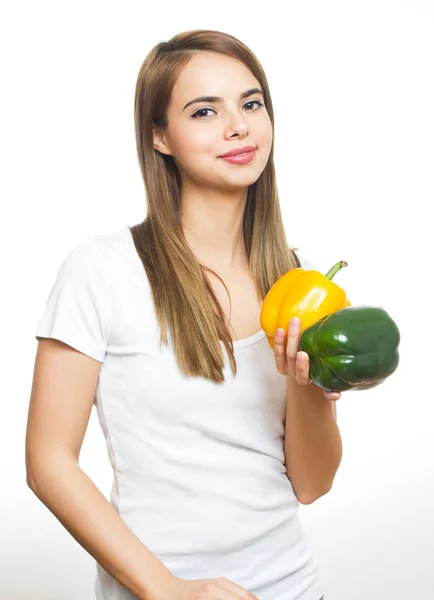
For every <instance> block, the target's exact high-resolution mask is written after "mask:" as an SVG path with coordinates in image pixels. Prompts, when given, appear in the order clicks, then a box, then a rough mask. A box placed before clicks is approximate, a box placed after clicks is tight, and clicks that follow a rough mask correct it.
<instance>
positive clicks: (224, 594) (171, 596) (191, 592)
mask: <svg viewBox="0 0 434 600" xmlns="http://www.w3.org/2000/svg"><path fill="white" fill-rule="evenodd" d="M164 598H167V600H258V597H257V596H255V595H254V594H252V593H251V592H248V591H247V590H245V589H244V588H243V587H241V586H239V585H238V584H236V583H234V582H233V581H230V580H229V579H226V577H218V578H216V579H193V580H190V579H179V578H178V577H173V579H172V580H171V583H170V585H169V588H168V589H167V590H166V594H165V595H164Z"/></svg>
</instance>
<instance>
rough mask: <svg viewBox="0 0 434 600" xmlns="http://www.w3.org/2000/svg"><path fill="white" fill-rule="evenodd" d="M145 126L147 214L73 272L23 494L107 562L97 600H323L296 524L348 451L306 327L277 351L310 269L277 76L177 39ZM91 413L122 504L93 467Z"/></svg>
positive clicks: (41, 360) (73, 262)
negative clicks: (268, 322)
mask: <svg viewBox="0 0 434 600" xmlns="http://www.w3.org/2000/svg"><path fill="white" fill-rule="evenodd" d="M135 127H136V140H137V150H138V157H139V161H140V166H141V170H142V175H143V179H144V183H145V188H146V194H147V202H148V205H147V208H148V211H147V216H146V218H145V219H144V221H143V222H142V223H140V224H138V225H135V226H133V227H129V226H125V227H122V228H121V229H119V230H118V231H116V232H114V233H108V234H97V235H93V236H91V237H89V238H87V239H86V240H85V241H84V242H81V243H80V244H79V245H78V246H76V247H75V248H74V249H73V250H72V251H71V252H70V253H69V254H68V255H67V257H66V259H65V260H64V262H63V264H62V265H61V268H60V270H59V273H58V275H57V279H56V281H55V283H54V286H53V289H52V290H51V293H50V295H49V298H48V302H47V306H46V309H45V311H44V313H43V315H42V317H41V319H40V321H39V324H38V327H37V331H36V337H37V339H38V340H39V344H38V349H37V354H36V360H35V372H34V380H33V386H32V395H31V400H30V407H29V421H28V429H27V439H26V463H27V473H28V484H29V486H30V487H31V489H32V490H33V491H34V493H35V494H36V496H37V497H38V498H39V499H40V500H41V501H42V502H43V503H44V504H45V505H46V506H47V507H48V508H49V509H50V510H51V511H52V512H53V514H54V515H55V516H56V517H57V518H58V519H59V520H60V522H61V523H62V524H63V525H64V526H65V528H67V529H68V531H69V532H70V533H71V535H73V536H74V538H75V539H76V540H77V541H78V542H79V543H80V544H81V545H82V546H83V547H84V548H85V549H86V550H87V551H88V552H89V553H90V554H91V555H92V556H93V557H94V558H95V559H96V563H97V564H96V568H97V576H96V582H95V593H96V597H97V599H98V600H132V599H133V598H139V599H146V600H198V599H206V600H211V599H212V600H237V599H245V600H249V599H254V598H259V599H260V600H320V598H321V597H322V595H323V585H322V582H321V580H320V576H319V565H318V562H317V560H316V559H315V557H314V556H313V555H312V553H311V550H310V548H309V546H308V543H307V540H306V537H305V535H304V532H303V529H302V527H301V524H300V520H299V517H298V515H297V511H298V507H299V502H302V503H304V504H308V503H310V502H313V501H314V500H315V499H316V498H317V497H319V496H321V495H323V494H324V493H326V492H327V491H328V490H329V489H330V487H331V485H332V481H333V477H334V475H335V473H336V471H337V468H338V466H339V462H340V458H341V446H340V436H339V430H338V427H337V423H336V412H335V402H334V401H333V400H332V396H331V395H330V394H324V392H323V390H321V389H320V388H318V387H316V386H315V385H314V384H313V383H312V382H311V381H310V380H309V378H308V363H307V362H306V360H304V362H303V359H306V355H304V353H300V352H297V347H298V330H297V329H296V328H295V329H294V330H292V329H290V330H289V331H288V332H287V333H288V337H287V342H285V339H286V338H285V337H283V338H279V337H278V333H277V332H276V336H275V338H274V340H273V341H274V352H273V350H271V348H270V345H269V343H268V340H267V337H266V335H265V332H264V331H263V330H262V329H261V325H260V320H259V315H260V309H261V305H262V302H263V300H264V298H265V295H266V293H267V292H268V290H269V289H270V287H271V286H272V285H273V283H274V282H275V281H276V280H277V279H278V278H279V277H280V276H281V275H283V274H284V273H286V272H287V271H288V270H290V269H293V268H295V267H299V266H302V267H304V268H315V267H314V265H312V263H309V262H308V261H307V260H305V259H301V261H300V260H299V257H297V255H296V253H295V250H296V249H292V248H290V247H289V246H288V244H287V240H286V237H285V232H284V227H283V223H282V218H281V212H280V208H279V200H278V193H277V188H276V182H275V171H274V165H273V135H274V121H273V108H272V103H271V98H270V93H269V89H268V84H267V80H266V77H265V74H264V72H263V70H262V68H261V66H260V64H259V62H258V60H257V59H256V57H255V56H254V54H253V53H252V52H251V51H250V50H249V49H248V48H247V47H246V46H245V45H243V44H242V43H241V42H240V41H239V40H237V39H236V38H234V37H232V36H230V35H227V34H224V33H221V32H217V31H209V30H196V31H189V32H184V33H181V34H179V35H176V36H175V37H174V38H173V39H171V40H170V41H169V42H163V43H160V44H158V45H157V46H156V47H155V48H154V49H153V50H152V51H151V52H150V53H149V55H148V56H147V58H146V60H145V61H144V63H143V65H142V67H141V69H140V72H139V76H138V81H137V87H136V96H135ZM234 151H235V152H237V153H238V154H237V155H236V156H235V157H232V158H229V159H228V158H227V156H226V155H227V154H228V153H233V152H234ZM240 152H241V154H240ZM303 355H304V356H303ZM282 375H286V376H284V377H282ZM309 383H312V385H310V386H308V385H307V384H309ZM314 388H315V389H314ZM307 390H309V391H307ZM302 394H304V395H302ZM324 395H325V396H326V398H325V397H324ZM338 396H339V395H338ZM93 405H95V406H96V409H97V414H98V419H99V423H100V425H101V427H102V430H103V432H104V436H105V439H106V443H107V451H108V455H109V458H110V461H111V464H112V467H113V474H114V478H113V487H112V492H111V501H110V502H108V501H107V500H106V498H105V497H104V496H103V494H102V493H101V492H100V491H99V490H98V489H97V487H96V486H95V485H94V484H93V482H92V481H91V480H90V478H88V477H87V475H86V474H85V473H84V472H83V471H82V470H81V469H80V467H79V463H78V459H79V454H80V448H81V445H82V441H83V437H84V434H85V431H86V427H87V423H88V419H89V416H90V413H91V410H92V406H93ZM303 407H305V408H303ZM306 407H307V408H306ZM302 426H303V427H302ZM297 432H298V433H297Z"/></svg>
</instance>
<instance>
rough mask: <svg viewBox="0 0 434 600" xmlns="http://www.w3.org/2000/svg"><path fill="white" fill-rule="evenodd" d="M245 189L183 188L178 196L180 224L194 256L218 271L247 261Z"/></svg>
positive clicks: (241, 265) (238, 266) (235, 268)
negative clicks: (233, 190) (231, 191)
mask: <svg viewBox="0 0 434 600" xmlns="http://www.w3.org/2000/svg"><path fill="white" fill-rule="evenodd" d="M246 200H247V191H246V190H245V189H244V190H242V191H240V190H236V191H235V192H233V193H227V192H224V193H222V191H221V190H213V191H211V192H209V191H207V192H206V193H204V191H203V189H202V190H192V189H190V190H185V191H184V192H183V194H182V197H181V215H182V228H183V231H184V235H185V238H186V240H187V243H188V245H189V246H190V248H191V249H192V251H193V253H194V255H195V256H196V258H197V260H198V261H199V262H200V263H201V264H203V265H205V266H206V267H208V268H210V269H213V270H215V271H217V272H219V273H229V272H233V271H234V270H237V269H241V268H245V267H246V266H247V265H248V260H247V256H246V250H245V244H244V235H243V216H244V208H245V205H246Z"/></svg>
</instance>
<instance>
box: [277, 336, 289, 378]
mask: <svg viewBox="0 0 434 600" xmlns="http://www.w3.org/2000/svg"><path fill="white" fill-rule="evenodd" d="M274 359H275V361H276V368H277V370H278V372H279V373H280V374H281V375H286V373H287V370H288V369H287V362H286V354H285V331H284V330H283V329H280V328H279V329H278V330H277V331H276V333H275V335H274Z"/></svg>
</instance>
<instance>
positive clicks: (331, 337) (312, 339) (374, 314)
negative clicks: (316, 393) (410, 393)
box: [299, 306, 400, 392]
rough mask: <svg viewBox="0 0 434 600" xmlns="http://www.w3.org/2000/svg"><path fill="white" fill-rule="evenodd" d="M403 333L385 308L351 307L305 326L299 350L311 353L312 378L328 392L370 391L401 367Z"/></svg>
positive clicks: (310, 375) (310, 369) (310, 370)
mask: <svg viewBox="0 0 434 600" xmlns="http://www.w3.org/2000/svg"><path fill="white" fill-rule="evenodd" d="M399 342H400V332H399V329H398V327H397V325H396V323H395V322H394V321H393V319H391V318H390V316H389V315H388V314H387V312H386V311H385V310H383V309H382V308H380V307H376V306H350V307H348V308H343V309H341V310H338V311H336V312H334V313H331V314H329V315H326V316H325V317H323V318H322V319H320V320H319V321H317V322H316V323H314V325H312V326H311V327H309V328H308V329H305V331H304V332H303V333H302V335H301V338H300V345H299V350H302V351H303V352H306V353H307V354H308V355H309V360H310V368H309V377H310V378H311V379H312V381H313V382H314V383H315V384H316V385H317V386H318V387H320V388H322V389H324V390H327V391H334V392H342V391H345V390H367V389H369V388H373V387H375V386H377V385H379V384H380V383H382V382H383V381H384V380H385V379H386V377H389V375H391V374H392V373H393V372H394V371H395V370H396V368H397V366H398V363H399V354H398V345H399Z"/></svg>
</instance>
